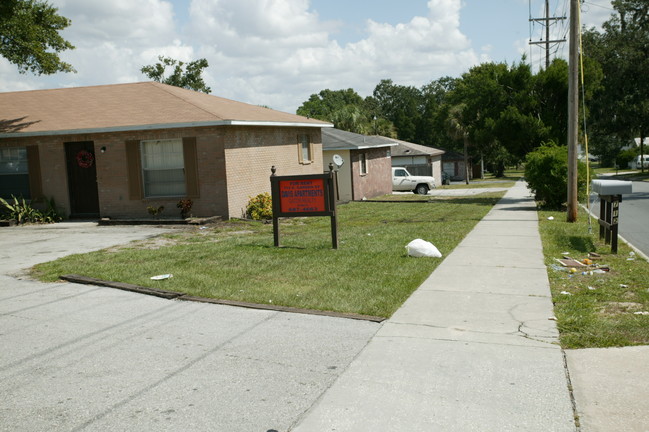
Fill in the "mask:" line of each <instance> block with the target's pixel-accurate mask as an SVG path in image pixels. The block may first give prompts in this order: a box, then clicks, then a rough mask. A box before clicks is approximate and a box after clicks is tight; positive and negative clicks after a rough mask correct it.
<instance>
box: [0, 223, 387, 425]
mask: <svg viewBox="0 0 649 432" xmlns="http://www.w3.org/2000/svg"><path fill="white" fill-rule="evenodd" d="M167 230H168V229H161V228H154V227H143V226H136V227H97V226H96V225H95V224H94V223H61V224H55V225H46V226H28V227H9V228H0V258H1V259H0V346H2V350H0V400H2V403H1V404H0V430H2V431H16V430H29V431H106V430H137V431H165V430H166V431H178V430H191V431H203V430H205V431H207V430H209V431H229V432H236V431H245V432H251V431H260V432H266V431H286V430H288V429H289V428H290V427H291V425H293V424H295V423H296V422H297V421H298V420H299V419H300V417H301V416H302V415H303V413H304V412H305V411H306V410H307V409H308V408H309V407H311V405H312V404H313V403H314V402H315V401H316V400H317V399H318V398H319V397H320V395H321V394H322V393H323V392H324V391H325V390H326V389H327V388H328V387H329V386H330V385H331V383H332V382H333V381H334V380H335V379H336V378H337V377H338V375H339V374H341V373H342V372H343V371H344V370H345V369H346V368H347V366H348V365H349V363H350V362H351V360H352V359H353V358H354V357H355V356H356V355H357V354H358V353H359V352H360V350H361V349H362V348H363V347H364V346H365V345H366V344H367V342H368V341H369V339H370V338H371V337H372V336H373V335H374V334H375V333H376V331H377V330H378V329H379V326H380V325H379V324H376V323H372V322H365V321H354V320H347V319H341V318H329V317H321V316H311V315H300V314H288V313H282V312H273V311H261V310H250V309H239V308H234V307H228V306H221V305H212V304H202V303H192V302H185V301H173V300H164V299H160V298H157V297H149V296H145V295H141V294H136V293H130V292H124V291H119V290H115V289H111V288H100V287H94V286H87V285H77V284H71V283H49V284H43V283H39V282H35V281H33V280H30V279H29V278H27V277H25V276H24V273H23V272H22V271H21V269H24V268H26V267H29V266H31V265H33V264H35V263H38V262H44V261H48V260H51V259H54V258H57V257H61V256H64V255H68V254H71V253H82V252H86V251H90V250H96V249H100V248H105V247H109V246H112V245H116V244H122V243H126V242H129V241H132V240H136V239H142V238H146V237H149V236H154V235H158V234H161V233H163V232H165V231H167Z"/></svg>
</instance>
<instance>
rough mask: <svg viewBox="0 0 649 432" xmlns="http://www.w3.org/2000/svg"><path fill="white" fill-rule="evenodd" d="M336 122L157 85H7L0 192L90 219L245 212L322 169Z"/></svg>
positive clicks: (0, 125)
mask: <svg viewBox="0 0 649 432" xmlns="http://www.w3.org/2000/svg"><path fill="white" fill-rule="evenodd" d="M331 126H332V125H331V124H329V123H325V122H322V121H318V120H313V119H308V118H306V117H301V116H297V115H294V114H287V113H283V112H279V111H274V110H271V109H268V108H263V107H260V106H255V105H249V104H245V103H241V102H236V101H232V100H228V99H223V98H220V97H216V96H211V95H208V94H204V93H198V92H195V91H191V90H185V89H182V88H178V87H173V86H168V85H165V84H160V83H157V82H142V83H133V84H116V85H104V86H94V87H79V88H62V89H53V90H35V91H23V92H11V93H0V196H3V197H8V196H10V195H12V194H13V195H22V196H23V197H26V198H31V199H32V200H34V201H37V200H38V199H40V198H42V197H45V198H54V199H55V201H56V203H57V204H58V206H59V207H60V208H61V209H62V211H63V213H64V214H65V215H67V216H70V217H84V218H97V217H108V218H141V217H147V216H148V213H147V207H148V206H153V207H159V206H164V207H165V210H164V212H163V213H162V214H161V217H177V216H178V215H179V214H180V211H179V210H178V209H177V208H176V204H177V203H178V201H179V200H180V199H181V198H190V199H192V200H193V208H192V214H193V215H194V216H205V217H207V216H222V217H224V218H230V217H241V216H242V215H243V213H244V211H245V207H246V204H247V202H248V200H249V198H250V197H252V196H255V195H257V194H260V193H262V192H269V191H270V180H269V177H270V175H271V170H270V169H271V166H273V165H274V166H276V167H277V175H294V174H318V173H322V172H323V164H322V145H321V142H322V141H321V128H323V127H331Z"/></svg>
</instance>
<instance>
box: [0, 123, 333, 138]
mask: <svg viewBox="0 0 649 432" xmlns="http://www.w3.org/2000/svg"><path fill="white" fill-rule="evenodd" d="M208 126H271V127H312V128H323V127H326V128H329V127H333V125H332V124H330V123H309V122H277V121H248V120H219V121H205V122H184V123H159V124H147V125H128V126H111V127H105V128H86V129H66V130H55V131H34V132H11V133H0V138H24V137H34V136H52V135H79V134H91V133H108V132H132V131H137V130H159V129H180V128H188V127H208Z"/></svg>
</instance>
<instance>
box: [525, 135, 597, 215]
mask: <svg viewBox="0 0 649 432" xmlns="http://www.w3.org/2000/svg"><path fill="white" fill-rule="evenodd" d="M525 179H526V180H527V185H528V187H529V188H530V190H531V191H532V193H534V196H535V199H536V201H537V202H538V203H539V205H540V206H541V207H544V208H549V209H560V208H562V207H563V206H564V204H565V203H566V201H567V200H568V148H567V147H560V146H558V145H556V144H555V143H553V142H551V143H548V144H543V145H542V146H541V147H539V148H537V149H536V150H534V151H533V152H530V153H528V154H527V156H526V158H525ZM587 181H588V176H587V168H586V164H585V163H583V162H578V167H577V188H578V199H579V200H580V201H581V200H582V199H584V198H585V197H586V183H587Z"/></svg>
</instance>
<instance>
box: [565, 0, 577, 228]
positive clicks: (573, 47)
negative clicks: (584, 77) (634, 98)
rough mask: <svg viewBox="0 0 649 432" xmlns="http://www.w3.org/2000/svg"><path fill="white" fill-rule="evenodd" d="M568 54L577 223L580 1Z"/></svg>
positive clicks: (573, 3) (573, 0)
mask: <svg viewBox="0 0 649 432" xmlns="http://www.w3.org/2000/svg"><path fill="white" fill-rule="evenodd" d="M568 50H569V53H568V215H567V220H568V222H576V221H577V205H578V202H577V140H578V138H579V0H570V43H569V48H568Z"/></svg>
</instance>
